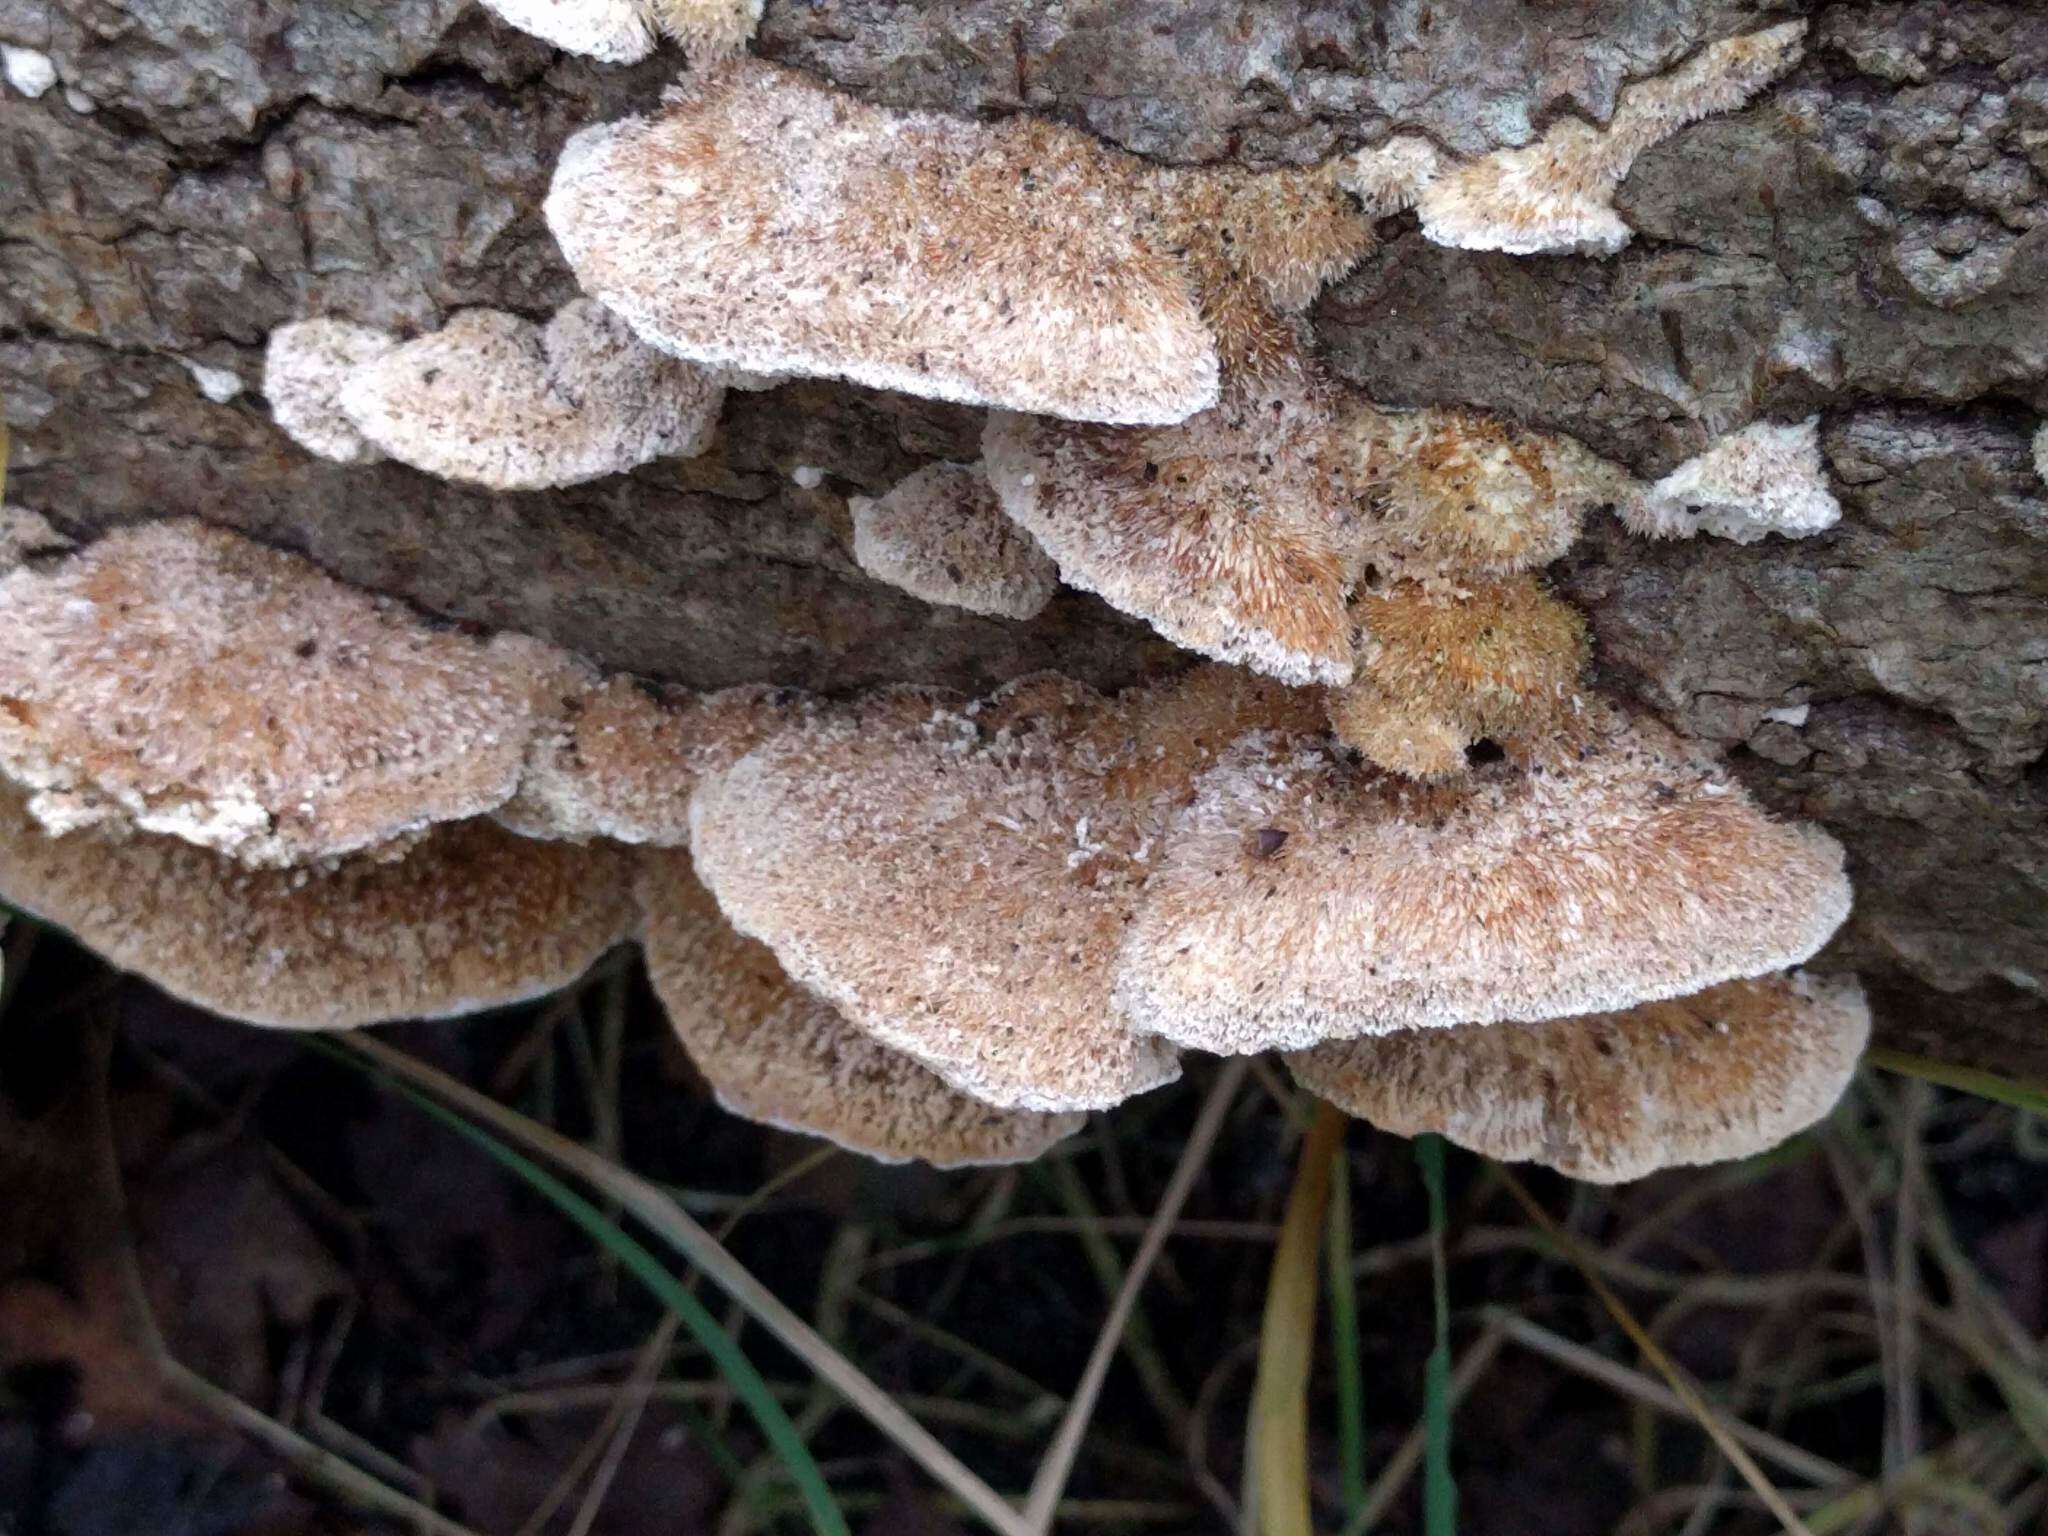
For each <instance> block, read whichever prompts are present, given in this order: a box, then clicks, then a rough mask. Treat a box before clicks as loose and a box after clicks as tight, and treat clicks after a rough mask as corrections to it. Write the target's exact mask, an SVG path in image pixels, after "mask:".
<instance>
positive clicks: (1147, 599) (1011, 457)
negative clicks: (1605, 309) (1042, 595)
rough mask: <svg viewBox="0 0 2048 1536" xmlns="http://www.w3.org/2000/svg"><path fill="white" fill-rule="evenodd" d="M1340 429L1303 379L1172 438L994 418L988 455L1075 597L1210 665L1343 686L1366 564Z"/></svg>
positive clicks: (1220, 411)
mask: <svg viewBox="0 0 2048 1536" xmlns="http://www.w3.org/2000/svg"><path fill="white" fill-rule="evenodd" d="M1329 430H1330V404H1329V401H1328V399H1327V398H1326V397H1325V395H1324V393H1323V392H1322V391H1319V390H1317V389H1315V388H1314V387H1313V386H1311V385H1309V384H1307V383H1306V382H1304V381H1302V380H1299V379H1296V380H1291V381H1286V382H1281V383H1276V384H1275V385H1274V386H1273V387H1271V388H1269V389H1265V390H1260V391H1256V392H1251V391H1247V392H1243V393H1238V392H1233V394H1232V396H1231V398H1229V399H1227V400H1225V401H1224V403H1223V404H1221V405H1219V406H1217V407H1215V408H1214V409H1213V410H1209V411H1205V412H1203V413H1202V414H1201V415H1199V416H1197V417H1195V418H1193V419H1192V420H1190V421H1187V422H1184V423H1182V424H1181V425H1179V426H1175V427H1160V428H1151V429H1146V430H1140V431H1112V430H1107V429H1104V428H1100V427H1093V426H1085V425H1074V424H1070V423H1065V422H1057V421H1048V420H1044V419H1035V418H1031V417H1025V416H1015V415H992V416H991V417H990V418H989V422H988V427H987V430H986V431H985V432H984V433H983V436H982V457H983V462H984V463H985V465H986V466H987V470H988V477H989V483H990V484H991V485H993V486H994V487H995V490H996V494H997V496H998V497H1000V498H1001V501H1002V506H1003V510H1004V511H1005V512H1007V513H1008V514H1009V515H1010V516H1011V517H1012V518H1013V519H1015V520H1016V521H1017V522H1019V523H1021V524H1023V525H1024V527H1025V528H1027V529H1028V530H1030V532H1031V535H1032V537H1033V538H1035V539H1037V541H1038V542H1039V544H1040V545H1041V546H1042V547H1043V548H1044V550H1045V551H1046V553H1047V554H1049V555H1051V556H1052V558H1053V559H1054V560H1055V561H1056V562H1058V565H1059V570H1060V575H1061V577H1062V578H1063V579H1064V580H1066V581H1067V582H1068V583H1069V584H1071V585H1073V586H1077V587H1084V588H1086V589H1087V590H1089V591H1091V592H1095V593H1098V594H1100V595H1101V596H1102V597H1103V598H1104V599H1106V600H1107V601H1108V602H1109V603H1110V604H1112V605H1113V606H1114V607H1117V608H1120V609H1122V610H1123V611H1124V612H1125V613H1130V614H1135V615H1137V616H1138V617H1139V618H1142V619H1144V620H1145V621H1146V622H1147V623H1149V624H1150V625H1151V626H1152V627H1153V628H1154V629H1156V630H1158V631H1159V633H1160V634H1162V635H1164V636H1166V638H1167V639H1169V640H1171V641H1173V642H1174V643H1175V644H1176V645H1180V646H1184V647H1186V648H1187V649H1189V650H1193V651H1199V652H1201V653H1202V654H1203V655H1205V656H1212V657H1214V658H1216V659H1217V660H1219V661H1231V662H1238V663H1241V664H1243V665H1245V666H1250V667H1254V668H1256V669H1258V670H1259V671H1261V672H1265V673H1268V674H1270V675H1271V676H1274V677H1278V678H1282V679H1284V680H1286V681H1288V682H1294V683H1310V682H1319V683H1342V682H1345V681H1347V680H1348V679H1349V678H1350V676H1351V622H1350V620H1349V618H1348V617H1347V616H1346V614H1345V609H1344V600H1345V597H1346V595H1347V594H1348V593H1349V592H1350V590H1351V586H1352V583H1353V581H1354V580H1355V579H1356V577H1357V568H1358V557H1357V538H1356V533H1355V530H1354V529H1353V528H1352V527H1351V526H1349V523H1350V518H1351V513H1352V511H1353V508H1352V506H1351V505H1350V504H1349V503H1348V502H1346V501H1345V500H1344V499H1343V498H1341V497H1339V496H1337V495H1335V494H1333V487H1332V485H1331V482H1330V479H1329V476H1328V474H1327V472H1326V469H1325V467H1324V464H1323V461H1322V457H1321V455H1322V449H1323V447H1324V444H1325V439H1326V436H1327V434H1328V432H1329Z"/></svg>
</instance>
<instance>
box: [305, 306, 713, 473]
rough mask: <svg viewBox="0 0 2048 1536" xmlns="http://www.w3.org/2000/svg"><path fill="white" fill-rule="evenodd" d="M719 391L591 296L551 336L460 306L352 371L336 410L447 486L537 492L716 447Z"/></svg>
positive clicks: (564, 312) (555, 323)
mask: <svg viewBox="0 0 2048 1536" xmlns="http://www.w3.org/2000/svg"><path fill="white" fill-rule="evenodd" d="M723 400H724V391H723V390H722V389H721V388H720V387H719V386H718V385H717V384H715V383H714V382H712V380H711V378H710V376H709V375H708V374H706V373H705V372H704V370H702V369H700V368H694V367H692V366H691V365H690V364H688V363H685V362H681V361H679V360H678V359H676V358H673V357H669V356H667V355H666V354H664V353H661V352H657V351H656V350H655V349H654V348H652V347H649V346H647V345H645V344H644V343H643V342H641V341H640V339H639V338H638V337H636V336H635V335H634V334H633V332H632V329H631V327H629V326H628V325H627V324H626V323H625V322H624V321H622V320H620V319H619V318H618V316H616V315H614V314H612V313H610V312H609V311H608V310H606V309H605V308H604V307H603V306H602V305H600V304H597V303H594V302H593V301H591V300H589V299H577V300H575V301H573V302H572V303H569V304H567V305H565V306H563V308H562V309H561V310H560V311H559V312H558V313H557V314H556V315H555V317H554V319H552V320H550V321H549V322H548V323H547V325H546V326H545V327H541V326H537V325H535V324H533V322H532V321H530V320H524V319H521V318H520V317H519V316H518V315H511V314H506V313H505V312H504V311H502V310H495V309H471V310H464V311H463V312H462V313H461V314H459V315H457V316H455V318H454V319H452V320H450V321H449V322H448V324H447V325H445V326H443V327H442V328H441V329H440V330H439V331H437V332H435V333H434V334H433V335H431V336H422V337H420V338H419V339H418V340H417V341H409V342H407V343H405V345H403V346H401V347H398V348H395V349H394V350H392V351H389V352H386V353H384V354H383V355H381V356H379V357H376V358H373V359H372V360H370V361H369V362H367V363H364V364H363V365H361V366H359V367H357V368H356V369H354V370H353V371H352V372H350V373H349V375H348V376H347V378H346V379H345V380H344V382H343V384H342V388H341V393H340V404H341V408H342V411H343V413H344V414H345V415H346V416H347V417H348V419H349V421H350V423H351V424H353V426H354V427H355V429H356V430H357V431H358V432H359V433H361V434H362V436H363V437H364V438H365V439H366V440H367V441H368V442H370V443H371V444H373V445H374V446H376V447H377V448H380V449H382V450H383V451H384V452H385V453H388V454H389V455H391V457H392V458H394V459H398V460H400V461H401V462H403V463H406V464H410V465H412V466H413V467H414V468H416V469H423V470H425V471H426V472H427V473H429V474H432V475H439V476H441V477H442V478H443V479H447V480H467V481H473V482H475V483H476V484H478V485H486V486H489V487H491V488H492V489H494V490H501V491H516V490H540V489H545V488H548V487H551V486H561V485H574V484H577V483H578V482H580V481H584V480H595V479H597V478H599V477H600V476H603V475H614V474H619V473H621V472H623V471H625V470H629V469H633V468H635V467H637V466H639V465H641V464H645V463H648V462H650V461H651V460H654V459H659V458H684V459H687V458H694V457H696V456H697V455H698V454H700V453H702V452H703V451H704V450H705V449H706V448H707V447H709V446H710V444H711V437H712V434H713V432H715V431H716V429H717V426H718V411H719V406H720V404H721V403H722V402H723Z"/></svg>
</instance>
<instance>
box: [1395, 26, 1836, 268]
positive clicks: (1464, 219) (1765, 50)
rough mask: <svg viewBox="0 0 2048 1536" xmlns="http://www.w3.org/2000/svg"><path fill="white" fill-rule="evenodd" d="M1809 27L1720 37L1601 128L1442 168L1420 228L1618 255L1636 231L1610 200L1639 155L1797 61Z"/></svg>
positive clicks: (1623, 103)
mask: <svg viewBox="0 0 2048 1536" xmlns="http://www.w3.org/2000/svg"><path fill="white" fill-rule="evenodd" d="M1805 35H1806V23H1805V22H1803V21H1788V22H1784V23H1781V24H1780V25H1778V26H1775V27H1768V28H1765V29H1764V30H1762V31H1759V32H1751V33H1746V34H1744V35H1743V36H1740V37H1730V38H1723V39H1722V40H1721V41H1719V42H1716V43H1711V44H1709V45H1708V46H1707V47H1705V48H1702V49H1701V50H1700V51H1699V52H1698V53H1696V54H1694V55H1693V56H1692V58H1690V59H1688V60H1687V61H1686V62H1685V63H1684V64H1681V65H1680V66H1679V67H1678V68H1676V69H1674V70H1672V71H1671V72H1670V73H1668V74H1665V75H1661V76H1658V77H1657V78H1655V79H1650V80H1643V81H1639V82H1637V83H1636V84H1634V85H1631V86H1629V87H1628V88H1627V89H1626V90H1624V91H1623V92H1622V93H1621V100H1620V104H1619V105H1618V106H1617V107H1616V109H1615V112H1614V116H1613V118H1612V120H1611V121H1610V122H1609V123H1608V124H1607V126H1606V128H1604V129H1601V128H1596V127H1594V126H1593V125H1592V124H1590V123H1587V122H1585V121H1583V120H1581V119H1579V118H1575V117H1567V118H1564V119H1562V120H1560V121H1559V122H1558V123H1557V124H1556V125H1555V126H1553V127H1552V128H1551V129H1550V130H1549V132H1547V133H1545V134H1544V135H1543V137H1542V138H1540V139H1538V140H1537V141H1536V142H1535V143H1533V144H1529V145H1526V146H1524V147H1522V148H1520V149H1502V150H1496V151H1495V152H1494V153H1492V154H1490V155H1485V156H1482V157H1481V158H1479V159H1477V160H1474V161H1471V162H1469V163H1467V164H1465V165H1461V166H1456V167H1454V168H1452V169H1450V170H1447V171H1445V172H1443V173H1442V174H1441V175H1439V176H1437V177H1436V178H1434V179H1433V180H1432V181H1431V182H1430V183H1429V184H1428V186H1426V187H1424V188H1423V190H1422V193H1421V196H1420V198H1419V200H1418V202H1417V207H1418V209H1419V210H1420V212H1421V215H1422V232H1423V234H1424V235H1425V236H1426V237H1427V238H1429V239H1430V240H1433V241H1435V242H1436V243H1437V244H1438V245H1449V246H1457V247H1461V248H1462V249H1465V250H1474V251H1506V252H1509V253H1510V254H1513V255H1518V256H1527V255H1534V254H1554V253H1570V252H1576V253H1580V254H1591V255H1605V256H1611V255H1613V254H1614V253H1615V252H1616V251H1619V250H1620V249H1621V248H1622V247H1623V246H1625V245H1627V244H1628V242H1629V241H1630V239H1631V238H1633V233H1634V232H1633V231H1632V230H1630V228H1629V227H1628V225H1627V224H1625V223H1624V222H1622V218H1621V215H1620V214H1619V213H1617V212H1616V211H1615V209H1614V201H1613V199H1614V194H1615V191H1616V189H1617V188H1619V187H1620V186H1621V184H1622V182H1623V181H1624V180H1625V179H1626V178H1627V176H1628V173H1629V169H1630V167H1632V166H1633V165H1634V164H1635V162H1636V158H1637V156H1639V155H1641V154H1642V153H1643V151H1644V150H1646V149H1648V148H1650V146H1652V145H1653V144H1657V143H1659V142H1661V141H1662V140H1664V139H1667V138H1669V137H1670V136H1671V135H1672V134H1674V133H1676V132H1677V131H1678V130H1679V129H1681V128H1683V127H1685V126H1686V125H1687V124H1688V123H1693V122H1697V121H1698V120H1699V119H1701V118H1703V117H1710V116H1712V115H1714V114H1715V113H1719V112H1728V111H1732V110H1734V109H1735V108H1737V107H1739V106H1741V105H1743V103H1745V102H1746V101H1748V100H1749V99H1750V98H1751V97H1752V96H1754V95H1755V94H1756V93H1757V92H1758V91H1760V90H1762V89H1763V88H1764V87H1765V86H1767V85H1769V84H1770V83H1771V82H1773V81H1774V80H1777V79H1778V78H1779V77H1780V76H1782V75H1783V74H1785V73H1786V72H1787V71H1788V70H1790V69H1791V68H1792V67H1793V66H1794V65H1795V64H1797V63H1798V62H1799V58H1800V54H1801V50H1802V43H1803V39H1804V37H1805Z"/></svg>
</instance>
